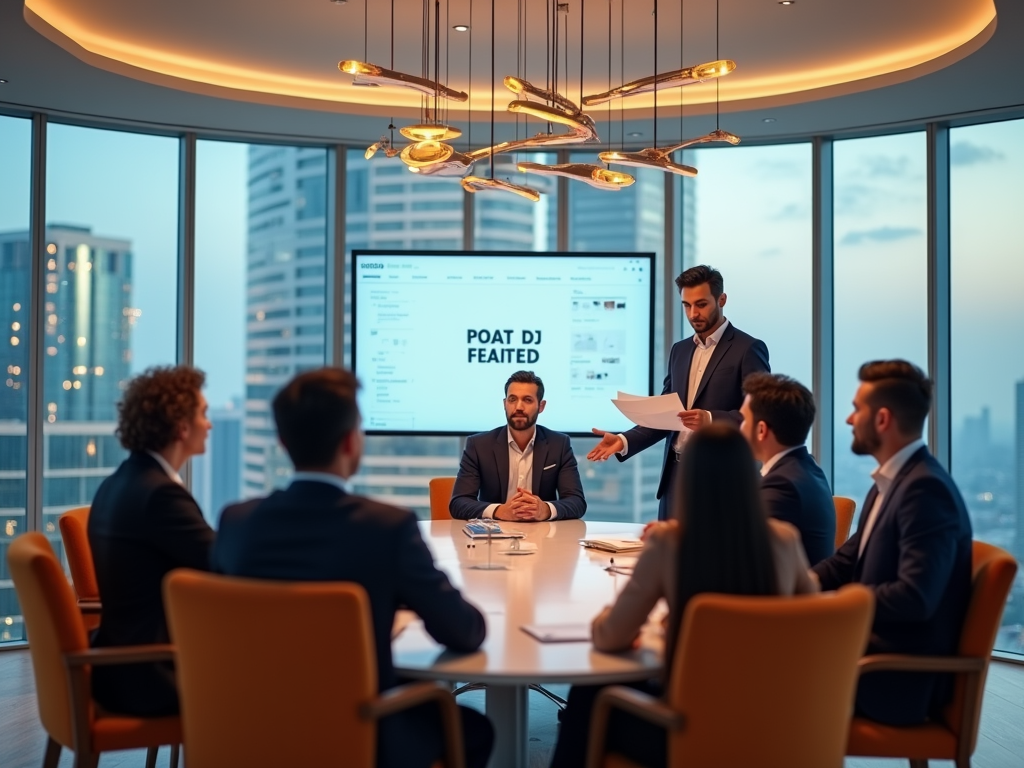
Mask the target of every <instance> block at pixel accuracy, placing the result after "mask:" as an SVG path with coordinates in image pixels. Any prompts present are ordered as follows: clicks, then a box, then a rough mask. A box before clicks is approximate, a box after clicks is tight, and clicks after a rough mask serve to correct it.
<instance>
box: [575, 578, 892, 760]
mask: <svg viewBox="0 0 1024 768" xmlns="http://www.w3.org/2000/svg"><path fill="white" fill-rule="evenodd" d="M873 614H874V596H873V595H872V594H871V591H870V590H868V589H866V588H865V587H863V586H860V585H859V584H855V585H850V586H847V587H844V588H843V589H841V590H839V591H838V592H835V593H829V594H824V595H805V596H800V597H739V596H735V595H716V594H704V595H698V596H697V597H695V598H693V599H692V600H691V601H690V602H689V604H688V605H687V606H686V613H685V616H684V619H683V628H682V636H681V638H680V640H679V644H678V647H677V650H676V656H675V663H674V664H673V667H672V677H671V680H670V681H669V685H668V691H667V693H666V695H665V697H664V698H663V699H655V698H653V697H651V696H648V695H647V694H644V693H641V692H639V691H636V690H633V689H632V688H625V687H621V686H613V687H610V688H607V689H605V690H604V691H603V692H602V693H601V694H600V696H599V697H598V699H597V704H596V706H595V708H594V715H593V720H592V721H591V727H590V748H589V752H588V765H589V766H590V768H598V767H599V766H603V767H604V768H613V767H615V768H625V767H626V766H632V765H634V764H633V763H631V762H630V761H629V760H626V759H625V758H624V757H622V756H621V755H605V754H602V752H603V748H604V732H605V729H606V725H607V718H608V714H609V710H610V709H611V707H617V708H620V709H624V710H626V711H628V712H632V713H633V714H635V715H636V716H637V717H641V718H644V719H647V720H650V721H651V722H654V723H657V724H659V725H661V726H662V727H664V728H665V729H666V731H667V739H668V765H669V766H672V767H673V768H681V767H682V766H694V767H696V766H699V767H700V768H738V767H739V766H757V768H842V765H843V756H844V754H845V747H846V734H847V729H848V728H849V723H850V718H851V716H852V714H853V697H854V691H855V687H856V684H857V662H858V660H859V659H860V657H861V655H862V654H863V653H864V648H865V647H866V646H867V641H868V633H869V631H870V629H871V620H872V617H873Z"/></svg>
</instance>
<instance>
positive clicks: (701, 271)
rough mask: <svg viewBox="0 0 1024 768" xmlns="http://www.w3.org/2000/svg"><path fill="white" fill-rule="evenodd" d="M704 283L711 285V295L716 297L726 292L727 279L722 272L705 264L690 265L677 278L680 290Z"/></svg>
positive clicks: (677, 286)
mask: <svg viewBox="0 0 1024 768" xmlns="http://www.w3.org/2000/svg"><path fill="white" fill-rule="evenodd" d="M704 283H707V284H708V285H709V286H710V287H711V295H712V296H714V297H715V298H716V299H717V298H718V297H719V296H721V295H722V294H723V293H724V292H725V280H724V279H723V278H722V273H721V272H719V271H718V270H717V269H715V268H714V267H708V266H706V265H704V264H698V265H697V266H696V267H690V268H689V269H688V270H686V271H685V272H683V273H682V274H681V275H679V277H677V278H676V288H678V289H679V290H680V291H681V290H683V288H696V287H697V286H698V285H704Z"/></svg>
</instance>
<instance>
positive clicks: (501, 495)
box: [448, 371, 587, 521]
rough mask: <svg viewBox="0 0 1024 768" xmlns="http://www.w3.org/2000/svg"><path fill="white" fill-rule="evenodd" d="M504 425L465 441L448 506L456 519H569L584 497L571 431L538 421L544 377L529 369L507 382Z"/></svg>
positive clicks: (584, 508) (582, 507)
mask: <svg viewBox="0 0 1024 768" xmlns="http://www.w3.org/2000/svg"><path fill="white" fill-rule="evenodd" d="M502 402H503V403H504V405H505V418H506V420H507V422H508V424H507V426H502V427H498V428H497V429H493V430H491V431H490V432H481V433H480V434H478V435H473V436H472V437H470V438H468V439H467V440H466V450H465V451H464V452H463V454H462V463H461V464H460V465H459V475H458V477H457V478H456V479H455V487H454V488H453V489H452V500H451V503H450V504H449V507H448V510H449V512H451V515H452V517H454V518H456V519H460V520H470V519H473V518H477V517H480V518H495V519H497V520H510V521H512V520H515V521H540V520H569V519H572V518H577V517H583V513H584V512H586V511H587V500H586V499H585V498H583V483H582V482H580V472H579V469H578V468H577V466H576V457H575V456H574V455H573V453H572V444H571V443H570V442H569V436H568V435H563V434H562V433H560V432H552V431H551V430H550V429H546V428H544V427H541V426H538V424H537V417H538V416H539V415H540V414H541V412H542V411H543V410H544V406H545V404H546V402H545V400H544V382H542V381H541V380H540V377H539V376H536V375H534V373H533V372H532V371H518V372H516V373H513V374H512V376H511V377H510V378H509V380H508V381H506V382H505V399H504V400H503V401H502Z"/></svg>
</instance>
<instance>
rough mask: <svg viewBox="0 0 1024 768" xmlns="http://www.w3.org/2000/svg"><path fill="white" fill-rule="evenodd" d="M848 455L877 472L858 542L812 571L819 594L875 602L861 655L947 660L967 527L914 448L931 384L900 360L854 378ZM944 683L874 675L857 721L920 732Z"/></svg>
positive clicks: (956, 500)
mask: <svg viewBox="0 0 1024 768" xmlns="http://www.w3.org/2000/svg"><path fill="white" fill-rule="evenodd" d="M859 376H860V381H861V384H860V387H859V388H858V390H857V394H856V395H855V396H854V398H853V413H851V414H850V416H849V418H847V420H846V423H847V424H849V425H850V426H852V427H853V446H852V448H853V452H854V453H856V454H858V455H870V456H873V457H874V458H875V460H876V461H877V462H878V468H877V469H876V470H875V471H874V472H872V474H871V476H872V477H873V478H874V481H875V485H874V487H872V489H871V490H870V491H869V492H868V495H867V499H866V500H865V502H864V507H863V509H862V511H861V516H860V521H859V523H858V525H857V532H856V533H855V534H854V535H853V536H851V537H850V539H849V540H848V541H847V542H846V543H845V544H843V546H841V547H840V548H839V550H838V551H837V552H836V553H835V554H834V555H832V556H831V557H830V558H828V559H827V560H824V561H823V562H820V563H818V564H817V565H816V566H814V568H813V569H812V570H813V572H814V573H816V574H817V575H818V579H819V580H820V581H821V587H822V589H837V588H839V587H840V586H842V585H843V584H849V583H850V582H859V583H861V584H864V585H866V586H868V587H870V588H871V589H872V590H873V591H874V593H875V619H874V625H873V626H872V629H871V639H870V640H869V642H868V648H867V652H868V653H908V654H920V655H948V654H952V653H954V652H955V651H956V647H957V642H958V640H959V637H960V630H961V625H962V624H963V620H964V612H965V610H966V607H967V601H968V599H969V597H970V591H971V521H970V519H969V518H968V517H967V509H966V507H965V506H964V501H963V498H961V496H960V492H959V490H957V487H956V485H955V484H954V483H953V479H952V478H951V477H950V476H949V473H948V472H947V471H946V470H945V469H944V468H943V467H942V465H941V464H939V462H938V461H936V460H935V458H934V457H933V456H932V455H931V454H930V453H929V452H928V448H927V447H926V446H925V443H924V441H923V440H922V439H921V435H922V431H923V429H924V422H925V418H926V417H927V416H928V410H929V407H930V405H931V391H932V383H931V381H929V380H928V379H927V378H926V377H925V375H924V373H923V372H922V371H921V369H920V368H918V367H917V366H915V365H912V364H911V363H908V362H906V361H905V360H881V361H875V362H871V363H865V364H864V365H862V366H861V368H860V374H859ZM950 682H951V681H950V680H949V679H948V677H947V676H940V675H934V674H924V673H911V672H902V673H897V672H873V673H871V674H866V675H864V676H863V677H861V679H860V683H859V684H858V687H857V702H856V708H857V713H858V714H859V715H862V716H864V717H867V718H870V719H872V720H877V721H879V722H882V723H887V724H890V725H912V724H917V723H923V722H924V721H925V720H926V719H927V718H928V717H929V716H934V715H935V714H937V713H938V712H939V710H940V709H941V708H942V706H943V705H944V704H945V703H946V701H948V699H949V695H950V693H951V692H952V685H951V684H950Z"/></svg>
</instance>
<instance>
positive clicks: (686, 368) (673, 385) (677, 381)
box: [616, 323, 771, 499]
mask: <svg viewBox="0 0 1024 768" xmlns="http://www.w3.org/2000/svg"><path fill="white" fill-rule="evenodd" d="M695 349H696V345H695V344H694V343H693V337H692V336H687V337H686V338H685V339H683V340H682V341H677V342H676V343H675V344H673V345H672V351H671V352H670V353H669V356H668V373H667V374H665V384H664V386H663V387H662V389H661V394H663V395H667V394H669V393H670V392H675V393H677V394H678V395H679V399H680V400H682V402H683V408H685V407H686V403H687V397H688V394H689V388H690V362H691V361H692V360H693V352H694V350H695ZM758 371H771V368H770V367H769V365H768V347H766V346H765V343H764V342H763V341H761V340H760V339H755V338H754V337H753V336H751V335H749V334H746V333H744V332H743V331H741V330H740V329H739V328H737V327H736V326H735V325H733V324H732V323H729V327H728V328H726V329H725V333H723V334H722V339H721V340H720V341H719V342H718V344H716V345H715V350H714V352H712V354H711V360H710V361H709V362H708V365H707V368H705V369H704V375H703V377H701V380H700V384H699V385H698V387H697V394H696V396H695V397H694V398H693V407H694V408H695V409H700V410H704V411H710V412H711V418H712V420H713V421H719V420H721V419H727V420H729V421H731V422H733V423H734V424H737V425H739V423H740V422H741V421H742V420H743V419H742V417H741V416H740V406H741V405H743V379H745V378H746V377H747V376H749V375H750V374H751V373H757V372H758ZM676 434H677V432H670V431H668V430H662V429H651V428H650V427H633V428H632V429H631V430H629V431H628V432H626V433H625V436H626V440H627V441H628V442H629V446H628V451H629V453H628V454H626V456H625V457H623V456H620V455H619V454H616V458H617V459H618V460H619V461H625V460H626V459H630V458H632V457H633V456H635V455H636V454H638V453H640V451H643V450H644V449H646V448H650V447H651V446H652V445H654V444H655V443H656V442H658V441H659V440H665V438H668V439H667V440H665V458H664V463H663V465H662V470H661V481H660V482H659V483H658V498H659V499H660V498H661V497H662V496H664V495H665V493H667V492H668V489H669V484H670V483H671V481H672V472H671V469H672V466H671V463H670V461H669V460H670V459H671V456H670V453H671V451H672V441H673V440H675V435H676Z"/></svg>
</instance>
